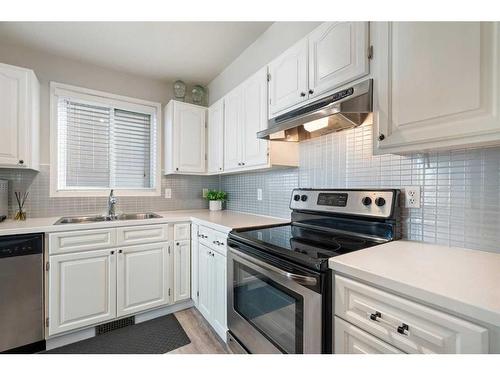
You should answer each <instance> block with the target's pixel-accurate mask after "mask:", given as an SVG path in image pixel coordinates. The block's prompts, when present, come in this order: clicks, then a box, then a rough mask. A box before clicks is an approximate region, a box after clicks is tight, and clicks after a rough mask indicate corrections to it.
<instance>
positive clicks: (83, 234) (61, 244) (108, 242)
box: [49, 229, 116, 255]
mask: <svg viewBox="0 0 500 375" xmlns="http://www.w3.org/2000/svg"><path fill="white" fill-rule="evenodd" d="M115 245H116V231H115V229H92V230H79V231H73V232H60V233H50V234H49V254H51V255H52V254H62V253H72V252H77V251H85V250H97V249H104V248H110V247H114V246H115Z"/></svg>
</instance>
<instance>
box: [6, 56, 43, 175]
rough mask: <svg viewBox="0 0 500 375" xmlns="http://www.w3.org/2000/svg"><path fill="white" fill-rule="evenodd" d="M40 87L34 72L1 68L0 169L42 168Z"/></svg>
mask: <svg viewBox="0 0 500 375" xmlns="http://www.w3.org/2000/svg"><path fill="white" fill-rule="evenodd" d="M39 127H40V84H39V82H38V80H37V78H36V76H35V73H34V72H33V71H32V70H28V69H24V68H19V67H16V66H12V65H6V64H0V134H1V135H2V136H1V137H0V167H7V168H17V167H22V168H30V169H35V170H38V168H39V152H40V151H39V150H40V145H39Z"/></svg>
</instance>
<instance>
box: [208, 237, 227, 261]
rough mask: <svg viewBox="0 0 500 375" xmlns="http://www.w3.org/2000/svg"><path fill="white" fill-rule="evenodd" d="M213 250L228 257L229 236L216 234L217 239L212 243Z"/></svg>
mask: <svg viewBox="0 0 500 375" xmlns="http://www.w3.org/2000/svg"><path fill="white" fill-rule="evenodd" d="M211 248H212V249H213V250H215V251H217V252H218V253H219V254H221V255H223V256H226V255H227V254H226V253H227V235H225V234H223V233H220V232H216V233H215V239H214V241H213V242H212V246H211Z"/></svg>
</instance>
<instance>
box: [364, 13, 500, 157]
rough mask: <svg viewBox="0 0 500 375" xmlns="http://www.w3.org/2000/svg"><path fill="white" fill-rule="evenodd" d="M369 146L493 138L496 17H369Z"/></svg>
mask: <svg viewBox="0 0 500 375" xmlns="http://www.w3.org/2000/svg"><path fill="white" fill-rule="evenodd" d="M372 31H373V39H374V42H373V44H374V60H373V63H374V68H375V69H374V73H375V81H374V82H375V83H376V85H375V93H374V106H375V113H374V121H375V122H374V124H375V131H374V137H375V139H374V147H375V153H379V154H380V153H389V152H410V151H425V150H430V149H434V148H452V147H458V146H474V145H477V146H478V145H481V144H500V117H499V116H500V111H499V109H500V94H499V92H500V75H499V74H498V66H499V65H500V62H499V58H500V46H499V43H498V40H499V38H500V31H499V23H490V22H394V23H387V22H380V23H379V22H377V23H374V24H373V30H372Z"/></svg>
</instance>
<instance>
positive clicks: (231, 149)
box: [224, 87, 243, 171]
mask: <svg viewBox="0 0 500 375" xmlns="http://www.w3.org/2000/svg"><path fill="white" fill-rule="evenodd" d="M242 122H243V100H242V90H241V87H237V88H236V89H234V90H233V91H231V92H230V93H229V94H228V95H227V96H226V97H225V98H224V171H230V170H234V169H239V168H241V161H242V160H241V159H242V156H241V129H242Z"/></svg>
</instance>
